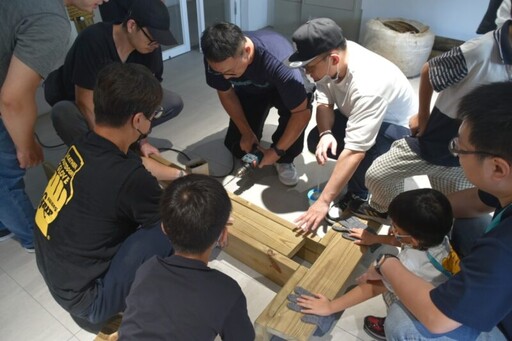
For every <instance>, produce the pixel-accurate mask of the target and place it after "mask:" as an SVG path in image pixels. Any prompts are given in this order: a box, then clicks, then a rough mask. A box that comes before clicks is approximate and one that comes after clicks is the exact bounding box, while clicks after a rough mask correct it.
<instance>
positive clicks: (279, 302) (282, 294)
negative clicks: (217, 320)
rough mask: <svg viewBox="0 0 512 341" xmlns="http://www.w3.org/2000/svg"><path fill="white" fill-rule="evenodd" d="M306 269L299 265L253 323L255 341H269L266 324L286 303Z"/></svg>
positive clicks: (269, 336)
mask: <svg viewBox="0 0 512 341" xmlns="http://www.w3.org/2000/svg"><path fill="white" fill-rule="evenodd" d="M307 271H308V268H306V267H305V266H303V265H300V266H299V267H298V268H297V271H295V273H294V274H293V275H292V277H290V279H289V280H288V282H286V284H285V285H284V286H283V287H282V288H281V290H280V291H279V292H278V293H277V295H276V296H275V297H274V298H273V299H272V301H271V302H270V303H269V304H268V305H267V307H266V308H265V310H263V311H262V312H261V314H260V316H258V318H257V319H256V321H255V322H254V330H255V331H256V340H257V341H269V340H270V338H271V337H272V335H270V334H269V333H268V331H267V323H268V322H269V321H270V320H271V319H272V318H273V317H274V315H275V314H276V312H277V311H278V310H279V309H280V308H281V307H282V306H283V305H284V306H286V304H287V303H288V300H287V297H288V294H289V293H290V292H292V291H293V289H294V288H295V287H296V286H297V283H298V282H299V281H300V280H301V279H302V277H304V275H305V274H306V272H307Z"/></svg>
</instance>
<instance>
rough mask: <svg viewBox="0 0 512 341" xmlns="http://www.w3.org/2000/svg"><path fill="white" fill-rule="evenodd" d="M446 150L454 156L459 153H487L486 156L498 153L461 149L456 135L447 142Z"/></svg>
mask: <svg viewBox="0 0 512 341" xmlns="http://www.w3.org/2000/svg"><path fill="white" fill-rule="evenodd" d="M448 150H449V151H450V153H451V154H452V155H453V156H455V157H458V156H459V154H463V155H464V154H477V155H487V156H499V155H496V154H493V153H489V152H484V151H481V150H463V149H460V148H459V138H458V137H454V138H453V139H451V140H450V143H449V144H448Z"/></svg>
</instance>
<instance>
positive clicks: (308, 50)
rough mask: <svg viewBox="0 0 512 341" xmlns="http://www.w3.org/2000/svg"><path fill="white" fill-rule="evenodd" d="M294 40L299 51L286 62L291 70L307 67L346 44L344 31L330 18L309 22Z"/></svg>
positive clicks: (293, 36) (296, 34) (294, 34)
mask: <svg viewBox="0 0 512 341" xmlns="http://www.w3.org/2000/svg"><path fill="white" fill-rule="evenodd" d="M292 40H293V42H294V43H295V47H296V49H297V51H295V53H293V54H292V55H291V56H290V57H288V60H285V62H284V63H285V64H286V65H288V66H289V67H291V68H298V67H303V66H306V65H307V64H308V63H309V62H311V61H312V60H313V59H315V57H316V56H319V55H321V54H322V53H324V52H327V51H329V50H332V49H334V48H337V47H339V46H341V45H342V44H344V43H345V37H343V30H342V29H341V27H339V26H338V25H337V24H336V23H335V22H334V21H333V20H332V19H329V18H317V19H312V20H309V21H308V22H306V23H305V24H304V25H302V26H301V27H299V28H298V29H297V30H296V31H295V32H294V33H293V35H292Z"/></svg>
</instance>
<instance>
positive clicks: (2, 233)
mask: <svg viewBox="0 0 512 341" xmlns="http://www.w3.org/2000/svg"><path fill="white" fill-rule="evenodd" d="M12 237H14V233H12V232H11V231H9V230H8V229H3V230H0V242H4V241H6V240H8V239H11V238H12Z"/></svg>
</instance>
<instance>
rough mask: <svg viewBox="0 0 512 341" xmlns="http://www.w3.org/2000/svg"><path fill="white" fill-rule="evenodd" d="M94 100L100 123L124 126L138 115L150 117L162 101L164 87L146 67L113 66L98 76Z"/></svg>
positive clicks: (138, 65)
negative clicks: (139, 113) (140, 113)
mask: <svg viewBox="0 0 512 341" xmlns="http://www.w3.org/2000/svg"><path fill="white" fill-rule="evenodd" d="M93 101H94V113H95V122H96V123H97V124H100V125H106V126H110V127H121V126H123V125H124V124H125V123H126V122H127V121H128V119H130V117H132V115H134V114H136V113H138V112H142V113H144V115H145V116H146V117H150V116H151V114H152V113H153V112H154V111H155V109H156V108H157V107H158V106H159V105H160V103H161V102H162V87H161V86H160V83H159V82H158V80H157V79H156V77H155V76H154V75H153V74H152V73H151V71H149V69H148V68H147V67H145V66H144V65H141V64H133V63H111V64H108V65H107V66H105V67H103V68H102V69H101V70H100V72H99V73H98V77H97V78H96V85H95V87H94V94H93Z"/></svg>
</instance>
